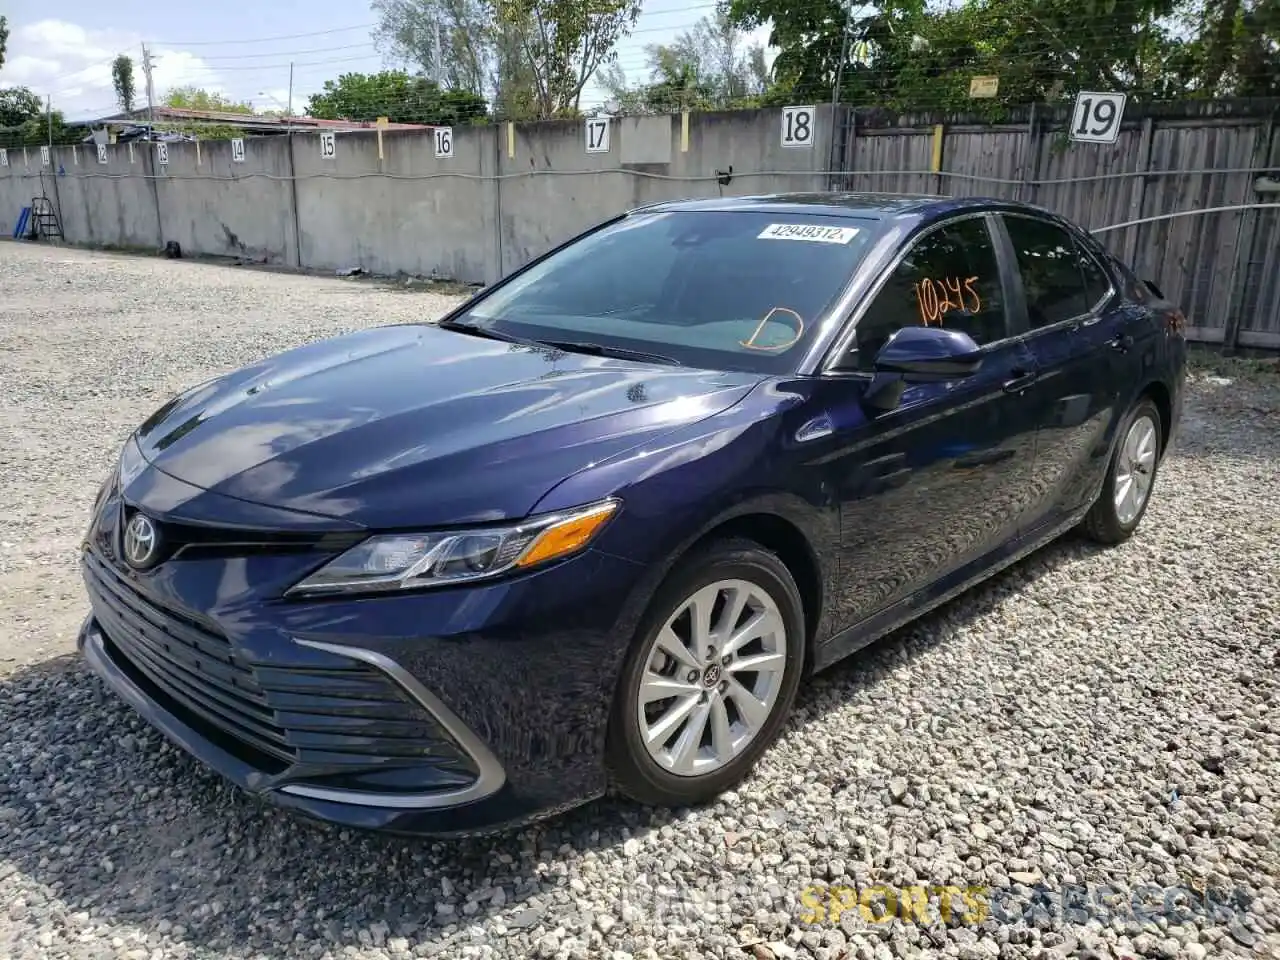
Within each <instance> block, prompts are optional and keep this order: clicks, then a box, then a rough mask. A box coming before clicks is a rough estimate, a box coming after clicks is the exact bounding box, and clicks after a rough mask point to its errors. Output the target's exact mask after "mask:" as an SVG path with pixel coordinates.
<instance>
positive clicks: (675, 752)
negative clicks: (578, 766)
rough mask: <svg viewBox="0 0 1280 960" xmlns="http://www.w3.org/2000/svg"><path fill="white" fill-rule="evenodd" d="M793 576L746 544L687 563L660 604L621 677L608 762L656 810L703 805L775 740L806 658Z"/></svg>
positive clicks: (623, 784) (716, 549) (717, 547)
mask: <svg viewBox="0 0 1280 960" xmlns="http://www.w3.org/2000/svg"><path fill="white" fill-rule="evenodd" d="M804 642H805V640H804V616H803V612H802V605H801V600H800V592H799V590H798V589H797V587H796V584H795V580H794V579H793V578H792V576H791V573H790V571H788V570H787V567H786V565H785V564H783V563H782V561H781V560H779V559H778V558H777V557H776V556H775V555H774V554H772V553H770V552H769V551H767V550H765V549H764V548H762V547H761V546H760V545H759V544H756V543H754V542H752V541H749V540H742V539H732V540H724V541H720V542H718V543H715V544H713V545H712V546H710V547H709V548H707V549H706V550H703V551H700V552H699V553H698V554H696V555H693V556H691V557H689V558H687V559H686V560H685V561H683V562H681V563H680V564H679V565H678V566H677V567H676V569H675V570H674V571H673V572H672V573H671V574H670V575H669V576H668V578H667V580H666V582H665V583H664V584H663V586H662V588H661V589H660V590H659V591H658V593H657V595H656V596H655V597H654V600H653V602H652V604H651V605H650V608H649V612H648V614H647V615H646V617H645V619H644V622H643V623H642V625H641V628H640V629H639V631H637V634H636V639H635V641H634V643H633V645H632V649H631V652H630V653H629V655H628V657H627V662H626V666H625V667H624V669H623V673H622V678H621V680H620V682H619V686H618V692H617V696H616V699H615V702H614V705H613V715H612V717H611V722H610V726H609V751H608V760H609V766H610V768H611V771H612V773H613V776H614V778H615V780H616V781H617V784H618V786H619V787H620V788H621V790H622V792H623V793H624V794H626V795H627V796H629V797H631V798H632V799H633V800H637V801H639V802H641V803H647V804H652V805H655V806H689V805H693V804H698V803H703V802H705V801H707V800H709V799H711V798H713V797H714V796H716V795H717V794H719V793H722V792H723V791H725V790H728V789H730V788H731V787H733V786H734V785H736V784H737V783H738V782H740V781H741V780H742V779H743V778H745V777H746V775H747V774H748V772H750V769H751V767H752V766H753V765H754V763H755V761H756V760H757V759H758V758H759V756H760V755H761V754H762V753H763V752H764V750H765V749H766V748H767V747H768V746H769V744H770V743H772V742H773V740H774V739H775V738H776V737H777V735H778V732H779V731H780V729H781V727H782V724H783V722H784V721H785V719H786V715H787V713H788V711H789V710H790V708H791V704H792V701H793V700H794V699H795V694H796V688H797V686H798V684H799V681H800V673H801V669H802V666H803V663H804Z"/></svg>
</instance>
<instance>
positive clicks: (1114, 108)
mask: <svg viewBox="0 0 1280 960" xmlns="http://www.w3.org/2000/svg"><path fill="white" fill-rule="evenodd" d="M1126 99H1127V97H1126V96H1125V94H1123V93H1088V92H1084V91H1082V92H1081V93H1078V94H1077V95H1076V108H1075V110H1073V111H1072V113H1071V139H1072V140H1082V141H1084V142H1085V143H1115V142H1116V138H1117V137H1118V136H1120V121H1121V119H1122V118H1123V117H1124V104H1125V100H1126Z"/></svg>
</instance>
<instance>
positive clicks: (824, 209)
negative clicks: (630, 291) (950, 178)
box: [631, 192, 1052, 220]
mask: <svg viewBox="0 0 1280 960" xmlns="http://www.w3.org/2000/svg"><path fill="white" fill-rule="evenodd" d="M991 209H1002V210H1019V209H1021V210H1025V211H1027V212H1028V213H1036V214H1039V215H1041V216H1043V215H1046V214H1049V211H1047V210H1044V209H1043V208H1041V207H1037V206H1034V205H1033V204H1029V203H1018V202H1016V201H1011V200H1000V199H996V198H993V197H944V196H938V195H933V194H901V193H870V192H868V193H854V192H849V193H770V194H760V195H757V196H747V197H701V198H690V199H687V200H662V201H658V202H657V203H651V204H646V205H644V206H642V207H636V208H635V209H634V210H632V211H631V212H632V213H635V212H638V211H644V212H645V213H666V212H674V211H734V210H749V211H755V212H759V213H776V214H809V215H811V216H812V215H817V216H827V217H846V218H857V219H860V220H889V219H894V218H897V217H902V216H911V215H914V216H916V217H919V218H920V219H922V220H931V219H933V218H934V217H938V216H943V215H946V214H954V213H963V212H965V211H975V212H976V211H979V210H991ZM1049 215H1050V216H1052V214H1049Z"/></svg>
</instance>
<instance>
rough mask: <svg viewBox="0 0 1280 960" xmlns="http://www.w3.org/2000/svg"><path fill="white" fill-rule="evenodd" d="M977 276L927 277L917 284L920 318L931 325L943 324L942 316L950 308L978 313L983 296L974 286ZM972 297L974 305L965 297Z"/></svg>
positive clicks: (925, 323)
mask: <svg viewBox="0 0 1280 960" xmlns="http://www.w3.org/2000/svg"><path fill="white" fill-rule="evenodd" d="M977 279H978V278H977V277H968V278H966V279H964V280H961V279H960V278H959V277H943V278H942V279H941V280H931V279H930V278H928V277H925V278H924V279H923V280H921V281H919V282H918V283H916V284H915V288H916V304H917V305H918V306H919V307H920V320H921V322H922V323H924V325H925V326H926V327H927V326H929V325H931V324H932V325H936V326H939V327H940V326H942V318H943V317H944V316H945V315H946V313H947V311H948V310H960V311H963V312H965V313H977V312H978V311H980V310H981V309H982V298H981V297H979V296H978V291H977V290H975V289H974V288H973V284H974V281H976V280H977ZM966 296H967V297H971V298H972V304H973V306H972V307H970V306H969V304H968V303H966V302H965V297H966Z"/></svg>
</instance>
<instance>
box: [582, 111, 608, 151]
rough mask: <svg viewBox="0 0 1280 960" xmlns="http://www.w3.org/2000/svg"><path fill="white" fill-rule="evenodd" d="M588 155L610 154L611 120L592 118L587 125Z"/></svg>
mask: <svg viewBox="0 0 1280 960" xmlns="http://www.w3.org/2000/svg"><path fill="white" fill-rule="evenodd" d="M586 138H587V153H608V152H609V118H608V117H592V118H591V119H589V120H588V121H587V125H586Z"/></svg>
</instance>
